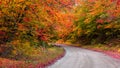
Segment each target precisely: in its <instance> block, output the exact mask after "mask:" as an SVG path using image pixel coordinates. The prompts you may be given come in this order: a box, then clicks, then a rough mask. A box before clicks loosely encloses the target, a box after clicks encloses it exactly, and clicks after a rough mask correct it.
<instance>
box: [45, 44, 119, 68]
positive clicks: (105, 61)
mask: <svg viewBox="0 0 120 68" xmlns="http://www.w3.org/2000/svg"><path fill="white" fill-rule="evenodd" d="M63 47H64V49H65V50H66V54H65V56H64V57H63V58H61V59H60V60H58V61H57V62H56V63H54V64H53V65H51V66H49V67H47V68H120V61H119V60H117V59H114V58H111V57H109V56H107V55H105V54H102V53H99V52H95V51H91V50H87V49H82V48H77V47H71V46H63Z"/></svg>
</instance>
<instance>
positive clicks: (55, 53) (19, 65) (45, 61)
mask: <svg viewBox="0 0 120 68" xmlns="http://www.w3.org/2000/svg"><path fill="white" fill-rule="evenodd" d="M41 50H43V49H41ZM64 53H65V51H64V49H63V48H61V47H51V48H47V50H44V52H42V53H40V54H38V58H36V59H35V58H31V59H27V60H13V59H8V58H2V57H0V68H44V67H45V66H48V65H50V64H52V63H54V62H55V61H56V60H57V59H59V58H61V57H62V56H64ZM33 55H34V54H33Z"/></svg>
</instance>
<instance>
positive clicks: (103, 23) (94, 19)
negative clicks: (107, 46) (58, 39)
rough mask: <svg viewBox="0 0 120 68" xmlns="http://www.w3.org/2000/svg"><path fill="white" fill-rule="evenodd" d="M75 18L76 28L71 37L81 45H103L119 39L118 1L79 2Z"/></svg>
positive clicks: (89, 0) (95, 0) (88, 0)
mask: <svg viewBox="0 0 120 68" xmlns="http://www.w3.org/2000/svg"><path fill="white" fill-rule="evenodd" d="M75 16H76V21H75V25H76V27H75V29H74V35H72V36H73V37H74V39H75V38H76V39H77V40H78V39H79V40H80V39H81V41H82V43H83V42H84V43H85V44H88V43H104V42H105V41H107V40H109V39H111V38H118V37H120V20H119V19H120V5H119V0H112V1H110V0H87V1H80V5H78V6H77V7H76V10H75ZM79 42H80V41H79Z"/></svg>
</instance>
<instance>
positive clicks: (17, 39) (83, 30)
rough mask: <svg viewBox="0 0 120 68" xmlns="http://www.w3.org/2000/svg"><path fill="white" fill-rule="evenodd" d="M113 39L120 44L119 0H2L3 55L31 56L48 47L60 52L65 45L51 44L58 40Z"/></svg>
mask: <svg viewBox="0 0 120 68" xmlns="http://www.w3.org/2000/svg"><path fill="white" fill-rule="evenodd" d="M111 41H112V42H116V41H117V42H116V43H117V44H116V43H115V45H111V46H118V47H120V43H119V42H120V0H0V57H2V58H9V59H14V60H27V59H28V60H29V59H31V58H33V57H35V58H36V57H37V58H38V53H39V52H40V53H44V54H41V55H40V56H44V55H45V54H46V53H47V52H49V50H50V51H51V52H52V51H54V52H56V51H57V50H60V52H59V51H58V53H57V55H58V54H59V55H60V54H61V53H62V52H63V49H62V48H60V49H59V48H58V47H55V46H53V45H51V44H50V43H56V42H58V43H65V42H69V43H71V44H76V43H77V44H81V45H91V46H92V45H94V44H108V43H109V42H111ZM109 44H110V43H109ZM109 44H108V45H107V46H110V45H109ZM97 46H98V45H97ZM46 51H47V52H46ZM33 53H35V55H33ZM51 54H52V53H51ZM47 55H50V53H49V54H47ZM52 58H53V57H52ZM44 59H45V58H44ZM0 60H1V59H0ZM31 61H32V60H31ZM46 61H48V60H46Z"/></svg>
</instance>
